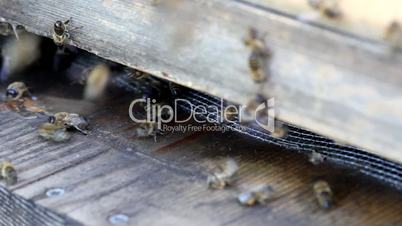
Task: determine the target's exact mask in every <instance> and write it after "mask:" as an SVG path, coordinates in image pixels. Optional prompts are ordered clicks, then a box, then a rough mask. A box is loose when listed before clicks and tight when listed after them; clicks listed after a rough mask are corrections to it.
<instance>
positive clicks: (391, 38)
mask: <svg viewBox="0 0 402 226" xmlns="http://www.w3.org/2000/svg"><path fill="white" fill-rule="evenodd" d="M385 40H387V41H388V42H389V43H390V45H391V47H392V48H394V49H399V50H401V49H402V26H401V24H400V23H398V22H397V21H393V22H392V23H391V24H390V25H389V27H388V28H387V31H386V33H385Z"/></svg>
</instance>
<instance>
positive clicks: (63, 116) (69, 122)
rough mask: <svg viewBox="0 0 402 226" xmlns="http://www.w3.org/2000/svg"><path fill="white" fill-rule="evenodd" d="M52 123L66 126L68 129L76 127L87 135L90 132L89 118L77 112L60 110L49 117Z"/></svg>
mask: <svg viewBox="0 0 402 226" xmlns="http://www.w3.org/2000/svg"><path fill="white" fill-rule="evenodd" d="M48 121H49V123H50V124H55V125H59V126H64V127H66V128H68V129H70V128H74V129H76V130H78V131H80V132H81V133H83V134H85V135H87V134H88V130H87V129H88V126H89V122H88V120H87V119H86V118H85V117H83V116H81V115H79V114H75V113H67V112H58V113H56V114H54V115H53V116H50V117H49V119H48Z"/></svg>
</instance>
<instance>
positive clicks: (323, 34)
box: [0, 0, 402, 162]
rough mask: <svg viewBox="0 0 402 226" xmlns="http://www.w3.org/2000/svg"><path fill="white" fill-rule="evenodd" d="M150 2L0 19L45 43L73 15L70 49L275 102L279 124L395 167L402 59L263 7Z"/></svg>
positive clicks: (2, 8)
mask: <svg viewBox="0 0 402 226" xmlns="http://www.w3.org/2000/svg"><path fill="white" fill-rule="evenodd" d="M152 2H153V1H146V0H140V1H130V0H122V1H113V0H104V1H101V0H89V1H85V3H83V2H82V1H81V0H72V1H69V2H65V1H60V0H58V1H53V0H52V1H50V0H43V1H38V0H37V1H34V0H30V1H23V0H13V1H6V0H1V1H0V15H1V17H2V18H4V19H6V20H8V21H11V22H14V23H18V24H22V25H24V26H26V28H27V29H28V30H29V31H31V32H34V33H36V34H39V35H43V36H47V37H50V35H51V33H50V32H51V28H52V24H53V23H54V22H55V21H56V20H66V19H68V18H70V17H72V18H73V21H72V24H71V27H81V26H83V27H82V28H81V29H77V30H75V31H73V32H71V38H72V41H71V42H70V44H73V45H76V46H78V47H80V48H83V49H85V50H87V51H90V52H92V53H95V54H97V55H99V56H102V57H104V58H107V59H110V60H113V61H116V62H119V63H122V64H125V65H128V66H131V67H135V68H137V69H140V70H143V71H146V72H149V73H151V74H153V75H155V76H158V77H161V78H164V79H168V80H171V81H174V82H177V83H180V84H182V85H185V86H188V87H191V88H194V89H198V90H202V91H205V92H208V93H210V94H213V95H217V96H220V97H223V98H225V99H228V100H231V101H234V102H237V103H241V104H245V103H247V102H249V101H250V100H251V99H253V98H254V97H255V95H256V94H262V95H264V96H265V97H266V98H269V97H274V98H275V100H276V110H277V112H278V113H279V118H280V119H282V120H284V121H287V122H290V123H293V124H295V125H298V126H301V127H305V128H308V129H310V130H312V131H315V132H317V133H320V134H323V135H326V136H329V137H331V138H333V139H336V140H337V141H339V142H344V143H349V144H353V145H356V146H358V147H361V148H364V149H366V150H368V151H370V152H372V153H374V154H378V155H381V156H384V157H386V158H388V159H392V160H394V161H397V162H402V154H401V153H402V151H401V150H402V144H401V142H398V141H399V140H401V139H402V135H401V133H400V132H399V131H400V130H401V129H402V93H401V92H402V91H401V89H400V85H401V84H402V80H401V78H400V75H401V73H402V66H401V65H402V64H401V61H402V60H401V54H400V53H397V52H394V51H393V50H392V49H391V48H390V47H389V46H388V45H387V44H385V43H383V42H377V41H368V40H366V39H362V38H358V37H355V36H351V35H347V34H345V33H344V32H336V31H334V30H333V29H326V28H322V27H319V26H312V25H309V24H305V23H302V22H300V21H298V20H295V19H294V18H292V17H289V16H284V15H283V14H280V13H277V12H275V11H274V12H273V11H272V10H269V9H266V8H264V7H260V6H261V5H264V4H265V3H264V2H263V1H261V2H260V1H259V2H255V3H258V4H257V5H253V4H248V3H249V2H245V1H214V0H209V1H195V0H194V1H180V0H176V1H172V2H171V4H153V3H152ZM267 4H269V2H268V1H267ZM250 27H254V28H256V29H257V30H258V31H260V33H266V34H267V35H266V38H265V41H266V43H267V45H268V47H269V48H270V49H271V51H272V53H273V57H272V60H271V64H270V70H269V74H270V78H269V79H268V81H267V82H266V83H264V84H255V83H254V82H253V80H252V79H251V76H250V71H249V68H248V57H249V55H250V50H249V49H248V48H247V47H246V46H245V45H244V43H243V41H244V39H245V38H246V37H247V35H248V32H249V28H250ZM363 36H364V34H363ZM364 37H366V36H364Z"/></svg>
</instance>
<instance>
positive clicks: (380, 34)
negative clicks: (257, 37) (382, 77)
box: [239, 0, 402, 41]
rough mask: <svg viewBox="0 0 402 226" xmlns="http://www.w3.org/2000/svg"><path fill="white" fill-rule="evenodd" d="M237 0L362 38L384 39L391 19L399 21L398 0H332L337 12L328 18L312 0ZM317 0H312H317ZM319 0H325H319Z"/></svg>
mask: <svg viewBox="0 0 402 226" xmlns="http://www.w3.org/2000/svg"><path fill="white" fill-rule="evenodd" d="M239 1H240V2H245V3H251V4H255V5H256V6H261V7H266V8H267V9H272V10H273V11H276V12H278V13H282V14H287V15H289V16H291V17H294V18H297V19H299V20H305V21H306V22H309V23H312V24H316V25H319V26H321V27H327V28H329V29H335V30H338V31H341V32H345V33H349V34H352V35H356V36H359V37H360V38H363V39H372V40H375V41H384V38H385V36H386V31H387V29H388V27H389V26H390V24H391V23H392V22H394V21H396V22H399V23H402V14H401V13H400V9H401V8H402V1H401V0H394V1H392V2H386V3H385V2H382V1H367V0H348V1H344V0H335V1H332V0H330V1H327V2H331V1H332V2H337V3H336V4H337V5H338V7H337V8H338V10H339V12H340V13H341V15H340V16H339V17H338V18H328V17H326V16H324V15H320V12H319V11H317V10H316V9H314V8H313V7H311V6H310V4H309V2H314V1H315V0H303V1H300V0H288V1H281V0H239ZM319 1H320V0H316V2H319ZM322 2H325V0H324V1H322Z"/></svg>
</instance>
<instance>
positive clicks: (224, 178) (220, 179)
mask: <svg viewBox="0 0 402 226" xmlns="http://www.w3.org/2000/svg"><path fill="white" fill-rule="evenodd" d="M238 169H239V165H238V164H237V162H236V161H235V160H233V159H227V160H226V161H224V162H223V164H219V165H218V166H216V167H215V168H214V169H213V171H212V172H211V173H210V174H209V175H208V178H207V184H208V187H209V188H212V189H223V188H225V187H226V186H228V185H230V184H231V183H232V182H233V177H234V175H235V174H236V172H237V171H238Z"/></svg>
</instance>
